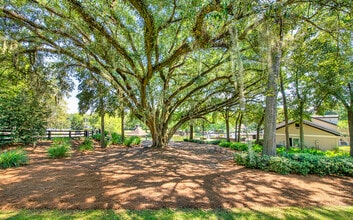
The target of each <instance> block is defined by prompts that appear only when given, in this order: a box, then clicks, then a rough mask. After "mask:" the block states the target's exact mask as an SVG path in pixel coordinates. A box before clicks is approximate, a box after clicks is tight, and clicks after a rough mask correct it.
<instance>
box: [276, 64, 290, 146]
mask: <svg viewBox="0 0 353 220" xmlns="http://www.w3.org/2000/svg"><path fill="white" fill-rule="evenodd" d="M279 74H280V78H279V79H280V88H281V94H282V101H283V113H284V133H285V139H286V149H287V151H288V150H289V148H290V143H289V127H288V121H289V118H288V106H287V97H286V93H285V91H284V82H283V75H282V71H281V70H280V71H279Z"/></svg>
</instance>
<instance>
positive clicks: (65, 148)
mask: <svg viewBox="0 0 353 220" xmlns="http://www.w3.org/2000/svg"><path fill="white" fill-rule="evenodd" d="M70 150H71V147H70V140H68V139H64V138H62V139H54V141H53V144H52V145H51V146H50V147H49V148H48V150H47V153H48V156H49V157H50V158H63V157H68V156H70Z"/></svg>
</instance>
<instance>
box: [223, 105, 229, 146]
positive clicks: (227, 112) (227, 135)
mask: <svg viewBox="0 0 353 220" xmlns="http://www.w3.org/2000/svg"><path fill="white" fill-rule="evenodd" d="M224 118H225V121H226V137H227V141H228V142H230V131H229V109H228V108H227V109H226V112H225V117H224Z"/></svg>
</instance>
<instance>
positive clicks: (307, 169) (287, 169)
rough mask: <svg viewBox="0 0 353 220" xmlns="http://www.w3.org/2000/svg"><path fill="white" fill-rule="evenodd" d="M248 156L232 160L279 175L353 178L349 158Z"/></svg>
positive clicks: (303, 154) (245, 154)
mask: <svg viewBox="0 0 353 220" xmlns="http://www.w3.org/2000/svg"><path fill="white" fill-rule="evenodd" d="M249 155H250V154H249V153H245V152H243V153H237V154H235V155H234V160H235V161H236V162H237V163H238V164H240V165H244V166H246V167H248V168H258V169H262V170H268V171H273V172H277V173H281V174H288V173H295V174H300V175H307V174H316V175H319V176H325V175H345V176H353V158H350V157H342V156H339V157H326V156H324V155H312V154H309V153H295V154H293V153H284V154H283V155H282V156H281V157H269V156H266V155H264V156H260V155H258V154H254V155H253V159H251V157H250V156H249Z"/></svg>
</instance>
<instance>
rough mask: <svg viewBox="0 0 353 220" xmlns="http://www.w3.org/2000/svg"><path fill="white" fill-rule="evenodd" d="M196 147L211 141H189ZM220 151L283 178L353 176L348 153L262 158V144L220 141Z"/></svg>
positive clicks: (283, 153)
mask: <svg viewBox="0 0 353 220" xmlns="http://www.w3.org/2000/svg"><path fill="white" fill-rule="evenodd" d="M184 141H189V142H194V143H202V144H203V143H207V141H200V140H188V139H184ZM218 145H219V146H220V147H225V148H230V149H232V150H237V151H241V152H237V153H235V154H234V160H235V161H236V162H237V163H238V164H240V165H244V166H246V167H248V168H256V169H261V170H265V171H271V172H276V173H280V174H289V173H293V174H300V175H308V174H315V175H319V176H326V175H343V176H353V158H351V157H350V156H349V152H348V151H347V150H344V149H343V150H340V149H339V148H336V149H334V150H329V151H321V150H318V149H312V148H305V149H300V148H293V147H292V148H290V149H289V150H287V149H286V148H285V147H283V146H282V147H278V148H276V151H277V156H276V157H272V156H267V155H260V154H261V152H262V146H261V145H258V144H254V145H251V147H249V146H248V144H245V143H240V142H227V141H220V142H219V144H218Z"/></svg>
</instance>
